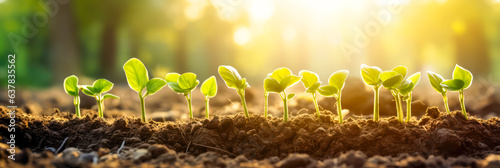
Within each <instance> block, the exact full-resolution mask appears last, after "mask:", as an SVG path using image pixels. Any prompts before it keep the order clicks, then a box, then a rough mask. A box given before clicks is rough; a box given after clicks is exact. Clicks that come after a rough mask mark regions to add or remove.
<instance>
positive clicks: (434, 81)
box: [427, 71, 447, 94]
mask: <svg viewBox="0 0 500 168" xmlns="http://www.w3.org/2000/svg"><path fill="white" fill-rule="evenodd" d="M427 76H428V77H429V82H430V83H431V86H432V88H434V90H436V91H437V92H439V93H441V94H444V93H446V92H447V90H446V89H445V88H443V86H441V83H442V82H443V81H444V78H443V77H442V76H441V75H439V74H437V73H434V72H431V71H427Z"/></svg>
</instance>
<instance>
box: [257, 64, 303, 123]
mask: <svg viewBox="0 0 500 168" xmlns="http://www.w3.org/2000/svg"><path fill="white" fill-rule="evenodd" d="M300 79H301V77H299V76H296V75H293V74H292V71H290V69H288V68H285V67H283V68H278V69H275V70H274V71H273V73H271V74H269V75H268V76H267V78H266V79H265V80H264V90H265V91H266V92H267V93H278V94H279V95H280V97H281V100H283V122H288V101H289V100H291V99H292V98H293V97H294V96H295V93H290V94H286V92H285V90H286V89H287V88H289V87H290V86H293V85H295V84H296V83H298V82H299V81H300Z"/></svg>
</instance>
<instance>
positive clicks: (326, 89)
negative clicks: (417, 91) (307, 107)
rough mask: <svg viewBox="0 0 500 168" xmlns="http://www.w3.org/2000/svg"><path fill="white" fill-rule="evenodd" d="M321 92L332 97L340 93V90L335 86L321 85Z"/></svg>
mask: <svg viewBox="0 0 500 168" xmlns="http://www.w3.org/2000/svg"><path fill="white" fill-rule="evenodd" d="M318 92H319V94H320V95H322V96H325V97H332V96H335V95H336V94H338V92H339V90H338V89H337V88H336V87H335V86H331V85H326V86H321V87H320V88H319V90H318Z"/></svg>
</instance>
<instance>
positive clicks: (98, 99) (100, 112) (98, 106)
mask: <svg viewBox="0 0 500 168" xmlns="http://www.w3.org/2000/svg"><path fill="white" fill-rule="evenodd" d="M96 99H97V109H98V111H99V117H101V118H104V114H103V112H102V110H103V109H102V108H103V107H102V101H101V94H100V93H99V94H97V97H96Z"/></svg>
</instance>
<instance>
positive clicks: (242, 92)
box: [238, 89, 250, 118]
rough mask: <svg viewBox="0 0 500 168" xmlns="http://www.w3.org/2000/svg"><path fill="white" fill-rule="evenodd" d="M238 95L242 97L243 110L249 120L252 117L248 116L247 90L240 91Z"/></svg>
mask: <svg viewBox="0 0 500 168" xmlns="http://www.w3.org/2000/svg"><path fill="white" fill-rule="evenodd" d="M238 95H240V99H241V105H242V106H243V110H244V111H245V117H247V118H249V117H250V116H249V115H248V109H247V102H246V100H245V90H244V89H241V90H239V91H238Z"/></svg>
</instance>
